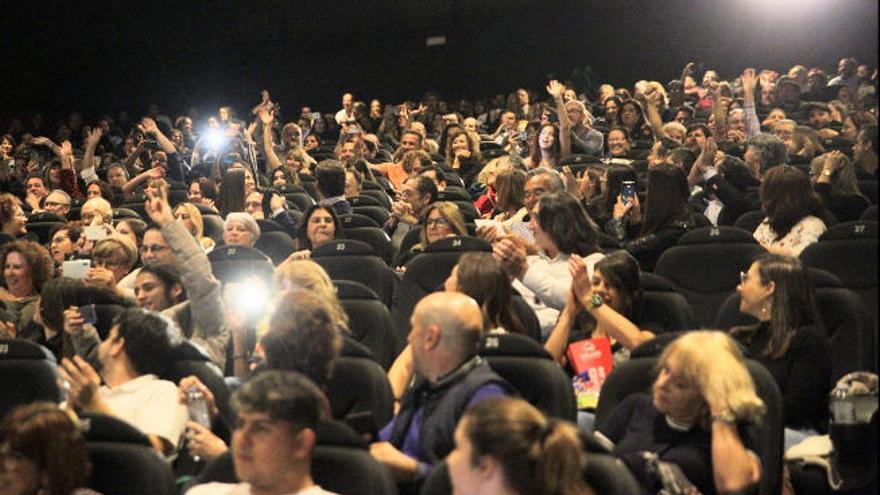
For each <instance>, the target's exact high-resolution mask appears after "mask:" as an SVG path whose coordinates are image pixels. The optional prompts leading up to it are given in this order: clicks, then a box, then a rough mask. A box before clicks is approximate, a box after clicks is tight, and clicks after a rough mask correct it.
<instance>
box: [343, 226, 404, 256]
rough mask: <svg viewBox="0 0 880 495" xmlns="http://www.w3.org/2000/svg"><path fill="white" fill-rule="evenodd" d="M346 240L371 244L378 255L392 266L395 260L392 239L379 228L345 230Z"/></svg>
mask: <svg viewBox="0 0 880 495" xmlns="http://www.w3.org/2000/svg"><path fill="white" fill-rule="evenodd" d="M345 238H346V239H354V240H356V241H361V242H365V243H367V244H369V245H370V246H371V247H372V248H373V250H374V251H376V254H378V255H379V257H380V258H382V260H383V261H385V263H386V264H388V265H390V264H391V262H392V260H393V258H394V247H393V246H392V245H391V238H390V237H388V234H386V233H385V231H384V230H382V229H380V228H378V227H360V228H355V229H349V228H346V229H345Z"/></svg>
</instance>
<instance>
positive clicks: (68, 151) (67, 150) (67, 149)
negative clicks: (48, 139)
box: [61, 139, 73, 156]
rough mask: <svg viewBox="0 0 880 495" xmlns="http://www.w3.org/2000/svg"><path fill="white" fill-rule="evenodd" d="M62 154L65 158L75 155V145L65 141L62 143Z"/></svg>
mask: <svg viewBox="0 0 880 495" xmlns="http://www.w3.org/2000/svg"><path fill="white" fill-rule="evenodd" d="M61 154H62V155H65V156H67V155H72V154H73V145H72V144H70V141H68V140H66V139H65V140H64V141H62V142H61Z"/></svg>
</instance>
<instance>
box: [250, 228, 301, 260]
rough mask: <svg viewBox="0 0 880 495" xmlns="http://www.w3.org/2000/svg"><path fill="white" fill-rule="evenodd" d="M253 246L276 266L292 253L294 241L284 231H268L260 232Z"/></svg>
mask: <svg viewBox="0 0 880 495" xmlns="http://www.w3.org/2000/svg"><path fill="white" fill-rule="evenodd" d="M276 225H277V224H276ZM255 247H256V248H257V249H259V250H260V251H262V252H263V253H265V254H266V256H268V257H269V259H271V260H272V264H274V265H275V266H278V265H280V264H281V263H283V262H284V260H286V259H287V257H288V256H290V255H291V253H293V251H294V250H295V249H296V243H294V242H293V239H291V238H290V236H289V235H287V233H286V232H281V231H270V232H262V233H261V234H260V238H259V239H258V240H257V243H256V245H255Z"/></svg>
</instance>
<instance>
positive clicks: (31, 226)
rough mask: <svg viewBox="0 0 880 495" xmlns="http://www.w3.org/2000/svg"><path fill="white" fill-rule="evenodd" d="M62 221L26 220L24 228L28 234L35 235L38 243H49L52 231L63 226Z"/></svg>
mask: <svg viewBox="0 0 880 495" xmlns="http://www.w3.org/2000/svg"><path fill="white" fill-rule="evenodd" d="M65 225H66V224H65V223H64V222H30V221H28V223H27V225H25V228H27V231H28V233H29V234H34V235H35V236H37V239H38V240H37V242H39V243H40V244H49V241H51V240H52V232H53V231H55V230H56V229H59V228H61V227H64V226H65Z"/></svg>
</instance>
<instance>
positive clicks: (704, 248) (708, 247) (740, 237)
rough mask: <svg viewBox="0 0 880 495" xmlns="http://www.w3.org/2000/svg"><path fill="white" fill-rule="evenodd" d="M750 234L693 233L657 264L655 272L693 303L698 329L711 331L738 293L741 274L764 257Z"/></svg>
mask: <svg viewBox="0 0 880 495" xmlns="http://www.w3.org/2000/svg"><path fill="white" fill-rule="evenodd" d="M764 252H765V250H764V248H763V247H761V246H760V245H759V244H758V243H757V242H756V241H755V240H754V238H753V237H752V236H751V234H749V233H748V232H745V231H743V230H741V229H738V228H735V227H704V228H700V229H696V230H692V231H690V232H688V233H686V234H684V235H683V236H681V238H680V239H679V241H678V245H676V246H673V247H671V248H669V249H667V250H666V251H664V252H663V254H661V255H660V258H659V259H658V260H657V266H656V267H655V270H654V272H655V273H656V274H657V275H660V276H663V277H665V278H666V279H668V280H669V281H670V282H672V284H673V287H674V288H675V290H676V292H678V293H680V294H682V295H683V296H684V297H685V298H686V299H687V300H688V302H689V303H690V305H691V308H692V309H693V312H694V316H695V317H696V322H697V325H699V326H700V327H704V328H705V327H709V326H711V325H712V324H713V323H714V322H715V314H716V312H717V311H718V307H719V306H720V305H721V303H722V302H724V300H725V299H726V298H727V297H728V296H729V295H730V294H732V293H733V292H734V291H735V290H736V286H737V285H738V284H739V273H740V271H744V270H748V268H749V266H750V265H751V263H752V261H753V260H754V259H755V258H756V257H757V256H759V255H760V254H761V253H764Z"/></svg>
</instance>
